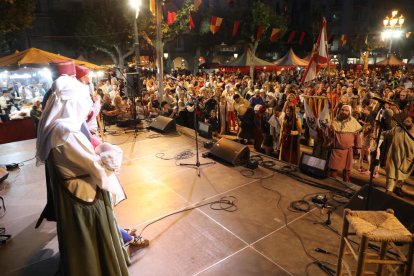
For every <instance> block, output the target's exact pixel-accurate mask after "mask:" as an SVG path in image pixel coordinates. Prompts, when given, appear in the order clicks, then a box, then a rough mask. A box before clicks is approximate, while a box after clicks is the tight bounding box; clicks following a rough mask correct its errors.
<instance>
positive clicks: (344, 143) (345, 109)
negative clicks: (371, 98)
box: [329, 105, 362, 182]
mask: <svg viewBox="0 0 414 276" xmlns="http://www.w3.org/2000/svg"><path fill="white" fill-rule="evenodd" d="M351 114H352V109H351V106H349V105H343V106H342V107H341V109H340V111H339V114H338V116H337V117H336V119H335V120H334V123H333V133H334V134H333V139H334V140H333V149H332V152H331V157H330V158H329V168H330V170H331V172H330V175H331V176H332V177H336V175H337V173H338V170H343V171H342V178H343V180H344V181H345V182H349V180H350V178H349V175H350V171H351V169H352V159H353V149H354V148H356V149H360V148H361V136H360V135H359V132H360V131H361V129H362V127H361V125H360V124H359V123H358V121H357V120H356V119H355V118H354V117H352V116H351Z"/></svg>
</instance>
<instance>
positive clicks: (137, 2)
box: [129, 0, 141, 73]
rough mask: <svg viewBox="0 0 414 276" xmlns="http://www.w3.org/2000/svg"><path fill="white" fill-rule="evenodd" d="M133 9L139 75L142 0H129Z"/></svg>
mask: <svg viewBox="0 0 414 276" xmlns="http://www.w3.org/2000/svg"><path fill="white" fill-rule="evenodd" d="M129 3H130V5H131V7H132V8H134V9H135V21H134V38H135V43H134V49H135V70H136V72H137V73H139V69H140V68H139V64H140V55H139V38H138V15H139V9H140V8H141V0H129Z"/></svg>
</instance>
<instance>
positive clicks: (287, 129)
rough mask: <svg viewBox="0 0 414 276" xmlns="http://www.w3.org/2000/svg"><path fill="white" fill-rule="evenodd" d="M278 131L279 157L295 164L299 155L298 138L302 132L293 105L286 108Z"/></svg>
mask: <svg viewBox="0 0 414 276" xmlns="http://www.w3.org/2000/svg"><path fill="white" fill-rule="evenodd" d="M280 133H281V135H280V154H279V159H280V160H283V161H286V162H289V163H292V164H295V165H297V164H298V162H299V157H300V144H299V138H300V134H301V133H302V123H301V121H300V119H299V118H298V116H296V114H295V107H294V106H288V107H287V108H286V113H285V114H284V116H283V119H282V126H281V130H280Z"/></svg>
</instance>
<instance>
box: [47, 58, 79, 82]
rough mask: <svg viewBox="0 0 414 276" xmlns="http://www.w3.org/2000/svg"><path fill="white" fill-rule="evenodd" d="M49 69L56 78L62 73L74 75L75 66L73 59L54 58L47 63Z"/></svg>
mask: <svg viewBox="0 0 414 276" xmlns="http://www.w3.org/2000/svg"><path fill="white" fill-rule="evenodd" d="M49 67H50V69H51V70H52V71H53V72H54V76H55V77H56V78H58V77H60V76H62V75H68V76H75V75H76V68H75V62H74V61H73V60H54V61H51V62H50V63H49Z"/></svg>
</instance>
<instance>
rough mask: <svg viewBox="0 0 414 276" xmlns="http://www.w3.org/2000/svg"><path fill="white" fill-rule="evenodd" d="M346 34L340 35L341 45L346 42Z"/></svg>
mask: <svg viewBox="0 0 414 276" xmlns="http://www.w3.org/2000/svg"><path fill="white" fill-rule="evenodd" d="M346 40H347V39H346V34H343V35H341V46H342V47H344V45H345V44H346Z"/></svg>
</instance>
